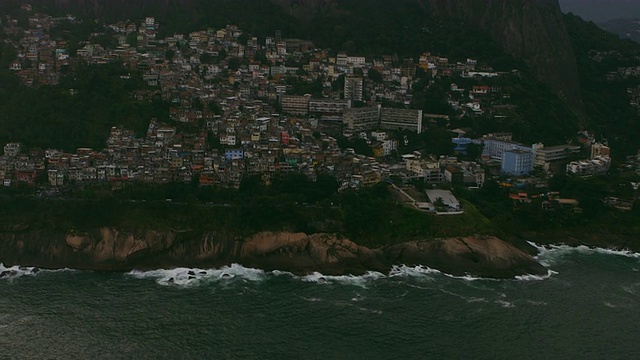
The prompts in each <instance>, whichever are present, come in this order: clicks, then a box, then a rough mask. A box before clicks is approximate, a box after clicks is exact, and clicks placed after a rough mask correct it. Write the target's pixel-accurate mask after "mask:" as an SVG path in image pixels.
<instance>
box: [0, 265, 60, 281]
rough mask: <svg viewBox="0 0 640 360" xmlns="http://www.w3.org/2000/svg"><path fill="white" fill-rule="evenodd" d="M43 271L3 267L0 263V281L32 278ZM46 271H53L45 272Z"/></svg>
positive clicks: (34, 268) (26, 267) (19, 267)
mask: <svg viewBox="0 0 640 360" xmlns="http://www.w3.org/2000/svg"><path fill="white" fill-rule="evenodd" d="M40 271H44V270H41V269H39V268H36V267H30V266H18V265H14V266H10V267H5V266H4V264H2V263H0V280H12V279H16V278H19V277H21V276H34V275H36V274H37V273H38V272H40ZM46 271H55V270H46Z"/></svg>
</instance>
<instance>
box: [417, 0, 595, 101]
mask: <svg viewBox="0 0 640 360" xmlns="http://www.w3.org/2000/svg"><path fill="white" fill-rule="evenodd" d="M429 5H430V8H431V10H432V11H433V13H434V15H435V16H438V17H451V18H460V19H463V20H465V21H468V22H470V23H472V24H473V25H475V26H478V27H480V28H482V29H483V30H486V31H487V32H489V34H490V35H491V37H492V38H493V39H494V41H496V42H498V43H499V44H501V45H502V47H503V48H504V50H505V51H506V52H507V53H508V54H510V55H512V56H514V57H515V58H519V59H523V60H524V61H525V62H526V63H527V64H528V65H529V66H530V67H531V69H532V70H533V72H534V75H535V76H536V77H537V78H538V79H539V80H540V81H542V82H544V83H546V84H547V85H549V86H550V87H551V88H552V89H553V90H555V91H556V92H557V94H558V95H559V96H560V98H562V99H564V100H566V101H568V102H569V104H570V105H571V106H572V107H573V108H574V110H577V111H578V112H581V111H582V107H583V105H582V101H581V96H580V83H579V80H578V79H579V78H578V68H577V66H576V59H575V55H574V53H573V49H572V46H571V40H570V38H569V34H568V33H567V30H566V28H565V25H564V23H563V20H562V13H561V11H560V6H559V4H558V1H557V0H486V1H485V0H483V1H480V0H456V1H448V0H429Z"/></svg>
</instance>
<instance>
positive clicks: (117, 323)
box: [0, 246, 640, 359]
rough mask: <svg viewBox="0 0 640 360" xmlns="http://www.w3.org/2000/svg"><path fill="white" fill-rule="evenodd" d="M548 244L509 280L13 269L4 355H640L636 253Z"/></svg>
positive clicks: (417, 272) (2, 293) (0, 300)
mask: <svg viewBox="0 0 640 360" xmlns="http://www.w3.org/2000/svg"><path fill="white" fill-rule="evenodd" d="M540 250H541V253H540V255H539V260H540V261H541V262H542V263H543V264H544V265H546V266H547V267H548V268H549V269H550V271H549V274H548V276H545V277H534V276H524V277H520V278H517V279H511V280H491V279H478V278H473V277H452V276H449V275H447V274H443V273H440V272H438V271H436V270H432V269H429V268H424V267H415V268H409V267H404V266H400V267H396V268H394V270H393V271H392V272H391V273H390V274H380V273H369V274H367V275H365V276H360V277H355V276H340V277H332V276H323V275H322V274H318V273H316V274H311V275H308V276H305V277H296V276H293V275H291V274H288V273H284V272H269V273H265V272H263V271H261V270H257V269H247V268H243V267H241V266H238V265H233V266H230V267H225V268H221V269H173V270H157V271H150V272H136V271H133V272H130V273H126V274H122V273H97V272H86V271H74V270H57V271H45V270H42V271H39V272H36V273H34V271H33V269H28V268H22V269H19V268H17V267H14V268H11V269H10V270H14V272H13V274H12V275H11V276H8V277H5V278H3V279H0V359H258V358H259V359H449V358H456V359H638V358H640V337H639V333H640V254H636V253H630V252H620V251H611V250H605V249H590V248H587V247H568V246H553V247H546V248H542V247H541V248H540ZM0 270H1V271H4V270H7V269H6V268H5V267H4V266H1V265H0Z"/></svg>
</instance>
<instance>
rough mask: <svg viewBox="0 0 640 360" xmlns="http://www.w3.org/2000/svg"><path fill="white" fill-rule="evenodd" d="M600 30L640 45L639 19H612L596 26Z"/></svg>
mask: <svg viewBox="0 0 640 360" xmlns="http://www.w3.org/2000/svg"><path fill="white" fill-rule="evenodd" d="M598 26H600V27H601V28H603V29H605V30H607V31H609V32H612V33H614V34H616V35H618V36H620V37H621V38H623V39H631V40H633V41H635V42H637V43H640V18H637V19H613V20H609V21H607V22H605V23H601V24H598Z"/></svg>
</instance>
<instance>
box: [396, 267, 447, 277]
mask: <svg viewBox="0 0 640 360" xmlns="http://www.w3.org/2000/svg"><path fill="white" fill-rule="evenodd" d="M431 274H441V272H440V270H436V269H432V268H430V267H426V266H422V265H418V266H413V267H412V266H406V265H394V266H393V267H392V268H391V271H389V277H395V276H403V277H421V278H425V277H426V278H430V279H431V277H429V276H427V275H431Z"/></svg>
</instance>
